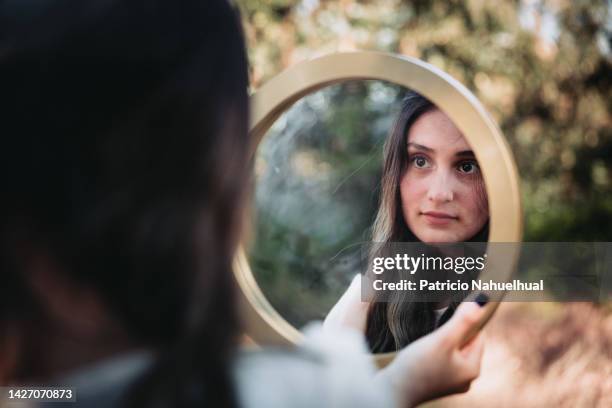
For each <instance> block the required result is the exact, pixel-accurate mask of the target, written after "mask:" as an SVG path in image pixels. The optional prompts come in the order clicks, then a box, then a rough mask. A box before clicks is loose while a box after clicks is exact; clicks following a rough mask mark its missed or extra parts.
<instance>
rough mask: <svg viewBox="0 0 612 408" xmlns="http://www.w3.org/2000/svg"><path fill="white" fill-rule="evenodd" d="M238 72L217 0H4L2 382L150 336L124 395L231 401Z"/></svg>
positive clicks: (241, 153)
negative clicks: (82, 300) (135, 383)
mask: <svg viewBox="0 0 612 408" xmlns="http://www.w3.org/2000/svg"><path fill="white" fill-rule="evenodd" d="M247 85H248V80H247V72H246V60H245V52H244V44H243V38H242V36H241V28H240V23H239V19H238V17H237V15H236V13H235V11H234V10H232V8H231V7H230V6H229V4H228V2H226V1H224V0H207V1H200V0H194V1H181V2H162V1H102V0H100V1H43V2H19V1H11V2H3V3H2V4H1V5H0V89H2V96H1V100H2V103H1V107H2V130H1V133H2V144H3V145H2V149H1V152H2V153H1V154H2V158H1V159H0V166H1V169H0V174H2V176H1V177H2V180H1V183H0V185H1V186H2V187H1V189H2V192H1V196H2V199H1V200H0V217H1V220H0V242H1V246H0V251H1V252H0V253H1V255H0V270H1V273H2V285H0V333H1V335H0V353H2V351H3V350H2V348H3V347H4V348H5V349H7V348H8V347H9V346H8V345H9V344H13V345H14V346H15V347H16V348H15V349H14V350H13V351H14V353H11V357H14V364H11V366H10V367H8V363H7V362H6V360H5V362H4V363H3V365H0V382H1V383H15V384H18V383H21V382H23V381H26V380H30V379H44V378H49V376H52V375H53V374H54V373H55V372H57V371H58V370H61V369H68V368H70V367H69V366H70V364H71V362H74V363H76V361H77V360H78V359H79V358H82V359H87V358H91V359H94V358H95V357H96V353H98V355H99V356H102V355H104V354H105V353H107V352H109V353H112V352H116V351H117V350H121V349H123V348H127V349H129V348H148V349H152V350H155V351H157V352H159V354H160V358H159V359H158V362H157V364H158V366H157V367H155V368H154V369H153V370H152V371H151V372H150V374H149V376H148V377H147V378H146V379H145V380H143V382H142V384H140V386H139V388H138V387H137V388H136V389H135V391H134V392H133V395H132V398H133V400H132V403H133V404H134V405H139V406H142V405H145V404H148V403H153V401H155V403H156V404H158V405H172V406H187V405H203V403H204V401H205V402H207V403H209V404H213V405H223V406H227V405H232V404H233V397H232V396H231V395H232V394H231V383H230V378H229V374H228V367H229V364H228V363H229V358H230V353H231V352H232V350H233V347H234V346H235V340H236V339H235V336H236V333H237V330H238V320H237V314H236V310H235V306H234V287H233V281H232V279H233V278H232V272H231V260H232V254H233V251H234V248H235V245H236V242H237V237H238V232H239V229H240V225H238V220H239V219H240V217H239V216H238V215H239V212H240V209H241V203H242V201H243V198H244V188H243V186H242V185H241V184H240V182H241V181H244V180H245V178H246V165H245V163H246V161H247V160H246V148H247V138H246V136H247V128H246V126H247V110H248V109H247V102H248V101H247V94H246V90H247ZM77 293H82V296H83V297H87V300H88V301H89V300H91V302H92V304H96V305H98V304H99V305H101V310H102V311H103V312H100V314H101V315H102V316H104V317H108V318H109V321H106V320H104V319H101V320H100V321H99V322H95V321H79V316H80V314H79V313H81V312H82V311H80V310H74V315H70V316H60V315H58V313H57V311H58V310H59V309H61V307H60V306H58V305H63V303H62V302H70V301H72V300H74V299H75V297H76V294H77ZM90 296H91V298H90ZM66 304H69V303H66ZM64 306H65V305H64ZM58 308H59V309H58ZM94 309H95V308H94ZM96 310H97V309H96ZM87 316H89V317H90V315H87ZM81 320H82V319H81ZM67 322H68V323H67ZM97 323H101V324H100V325H99V326H98V325H97ZM9 336H10V337H9ZM15 339H17V340H15ZM87 340H92V342H93V343H92V344H91V345H90V346H91V349H90V350H88V349H87V347H88V344H87V343H86V341H87ZM94 344H95V345H96V347H98V346H100V349H99V350H98V349H96V348H95V347H94ZM90 354H91V355H90ZM0 355H1V354H0ZM62 365H65V367H63V366H62ZM5 366H6V367H5ZM2 370H4V372H2ZM185 390H188V392H187V391H185ZM183 391H185V392H183Z"/></svg>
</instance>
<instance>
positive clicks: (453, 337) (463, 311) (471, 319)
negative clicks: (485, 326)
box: [439, 302, 484, 348]
mask: <svg viewBox="0 0 612 408" xmlns="http://www.w3.org/2000/svg"><path fill="white" fill-rule="evenodd" d="M483 315H484V310H483V308H481V307H480V306H478V304H476V303H475V302H464V303H462V304H461V305H459V307H458V308H457V311H456V312H455V314H454V315H453V317H452V318H451V319H450V320H449V321H448V322H447V323H446V324H445V325H443V326H442V327H440V329H439V330H440V332H441V333H440V335H441V337H442V338H443V339H444V341H445V342H447V344H448V345H449V346H450V347H452V348H454V347H460V346H461V345H462V344H463V343H464V342H465V340H466V339H467V338H468V337H469V335H470V334H471V333H472V332H473V331H476V330H477V329H478V326H479V323H480V319H481V318H482V317H483Z"/></svg>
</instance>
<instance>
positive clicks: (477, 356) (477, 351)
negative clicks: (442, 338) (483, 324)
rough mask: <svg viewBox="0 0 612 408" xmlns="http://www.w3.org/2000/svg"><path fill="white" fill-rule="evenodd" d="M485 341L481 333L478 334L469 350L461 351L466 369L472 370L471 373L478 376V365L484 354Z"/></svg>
mask: <svg viewBox="0 0 612 408" xmlns="http://www.w3.org/2000/svg"><path fill="white" fill-rule="evenodd" d="M484 347H485V341H484V336H483V335H482V333H480V334H478V335H477V336H476V337H475V338H474V340H473V341H472V342H471V344H470V346H469V350H466V349H465V348H464V349H462V350H461V352H462V353H465V354H464V356H465V362H466V365H467V366H468V367H471V368H472V369H473V372H474V373H475V374H476V375H478V374H479V373H480V364H481V362H482V356H483V354H484Z"/></svg>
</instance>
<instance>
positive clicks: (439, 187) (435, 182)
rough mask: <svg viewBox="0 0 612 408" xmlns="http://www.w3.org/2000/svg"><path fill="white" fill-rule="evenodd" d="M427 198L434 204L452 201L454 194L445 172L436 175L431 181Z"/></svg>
mask: <svg viewBox="0 0 612 408" xmlns="http://www.w3.org/2000/svg"><path fill="white" fill-rule="evenodd" d="M427 198H428V199H429V200H430V201H433V202H436V203H445V202H449V201H453V198H454V193H453V186H452V180H451V178H450V177H449V175H448V174H446V173H445V172H440V173H439V174H436V175H435V176H434V177H433V179H432V180H431V185H430V186H429V191H428V192H427Z"/></svg>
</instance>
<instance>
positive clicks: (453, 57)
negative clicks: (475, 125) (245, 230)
mask: <svg viewBox="0 0 612 408" xmlns="http://www.w3.org/2000/svg"><path fill="white" fill-rule="evenodd" d="M236 3H237V4H238V6H239V7H240V9H241V11H242V16H243V21H244V27H245V31H246V35H247V41H248V53H249V58H250V64H251V68H250V71H251V72H250V75H251V83H252V88H253V90H256V89H257V88H258V87H259V86H260V85H261V84H263V83H265V81H266V80H268V79H270V78H271V77H272V76H274V75H276V74H278V73H279V72H281V71H282V70H284V69H285V68H287V67H289V66H292V65H294V64H296V63H298V62H300V61H303V60H307V59H311V58H314V57H317V56H320V55H323V54H328V53H333V52H339V51H351V50H379V51H388V52H394V53H398V54H403V55H408V56H412V57H416V58H420V59H422V60H424V61H427V62H429V63H431V64H433V65H435V66H437V67H439V68H441V69H443V70H445V71H446V72H448V73H449V74H451V75H452V76H453V77H455V78H456V79H458V80H459V81H460V82H462V83H463V84H464V85H466V86H467V87H468V88H469V89H470V90H471V91H472V92H473V93H474V94H475V95H476V96H477V97H478V98H479V99H480V100H481V101H482V102H483V104H484V105H485V106H486V107H487V109H488V110H489V112H491V114H492V115H493V116H494V117H495V119H496V120H497V122H498V124H499V125H500V127H501V128H502V130H503V133H504V135H505V136H506V138H507V140H508V142H509V144H510V146H511V148H512V150H513V152H514V156H515V159H516V161H517V164H518V168H519V173H520V176H521V187H522V194H523V203H524V210H525V236H524V238H525V240H526V241H612V194H611V193H612V190H611V177H612V174H611V162H612V126H611V125H612V119H611V115H610V111H611V108H612V92H611V86H610V84H611V81H612V75H611V72H612V70H611V67H612V50H611V48H612V2H610V1H585V0H577V1H565V0H549V1H543V0H542V1H538V0H532V1H527V0H519V1H509V0H497V1H484V0H470V1H400V0H375V1H374V0H373V1H357V0H335V1H325V0H302V1H290V0H269V1H258V0H238V1H236ZM377 92H378V94H379V96H380V95H384V97H379V99H376V98H377V96H376V95H377ZM319 94H321V95H312V96H311V97H309V99H307V100H305V101H303V102H301V103H300V104H298V105H296V106H294V107H293V108H292V109H291V110H290V111H288V112H287V113H286V114H285V115H284V116H283V118H281V120H279V122H278V123H277V124H276V125H275V127H274V128H273V129H272V130H271V132H270V135H269V137H267V138H266V139H265V140H264V144H263V145H262V149H261V150H260V153H259V158H258V165H257V173H258V178H259V179H260V180H261V179H262V178H263V179H266V180H267V182H266V184H267V185H268V184H269V185H270V186H271V187H270V188H272V187H274V188H275V190H273V191H275V193H274V194H272V193H271V191H272V190H265V189H263V190H262V188H259V189H258V191H257V199H256V200H255V206H256V208H255V211H254V214H255V221H254V222H255V224H254V234H253V237H254V239H253V246H252V248H251V250H250V256H251V260H252V264H253V268H254V271H255V273H256V274H257V275H258V279H261V281H260V282H262V286H263V287H264V290H265V291H266V294H267V295H268V297H269V298H270V300H271V302H272V304H273V305H274V306H275V307H276V308H277V309H278V310H279V311H281V313H282V314H283V315H284V316H286V317H287V318H288V319H289V321H291V322H292V323H295V324H298V325H299V324H301V323H304V322H305V321H307V320H309V319H310V318H313V317H322V316H324V314H325V311H326V310H328V308H329V306H330V305H331V304H333V300H334V298H337V295H338V294H339V293H341V291H342V288H345V287H346V284H347V282H346V279H347V276H349V275H350V270H351V265H350V260H347V259H346V257H345V256H344V255H346V250H345V248H346V247H347V246H350V245H353V244H355V243H358V242H359V241H360V240H364V239H367V229H368V227H369V225H370V223H371V221H372V212H373V209H374V208H375V205H376V192H377V190H376V177H377V172H378V171H379V164H380V163H379V161H377V159H371V157H374V156H376V152H377V149H379V148H380V145H381V141H382V139H384V136H385V134H386V133H385V132H384V131H383V129H384V128H385V126H387V128H388V126H390V120H391V118H392V115H393V112H394V111H393V109H394V106H396V105H397V104H396V103H395V102H396V101H397V99H398V98H400V97H401V92H400V91H398V90H394V88H393V87H390V86H388V85H384V84H380V83H378V84H369V85H368V84H362V85H359V84H352V85H351V84H346V85H343V86H337V87H332V88H329V89H328V90H326V91H321V92H319ZM368 100H370V101H371V100H376V101H378V104H379V108H376V107H375V106H373V105H368V103H367V101H368ZM364 101H366V102H365V103H364ZM315 119H316V120H315ZM289 134H293V135H294V139H293V141H292V142H290V141H288V140H287V139H289V137H288V135H289ZM274 146H276V147H274ZM282 149H293V150H291V152H292V153H291V154H290V155H287V153H288V151H287V150H285V151H283V150H282ZM315 152H316V153H315ZM379 153H380V150H378V154H379ZM283 155H284V156H283ZM282 157H285V159H281V158H282ZM290 157H291V158H292V159H291V160H290V159H289V158H290ZM369 158H370V159H369ZM296 163H297V164H298V166H297V167H296ZM364 163H365V164H364ZM360 166H361V167H360ZM274 169H275V170H274ZM300 169H301V170H300ZM273 170H274V171H276V174H277V176H274V175H273V174H272V171H273ZM298 170H299V171H298ZM300 171H301V173H299V176H300V177H298V178H297V179H299V183H300V185H299V186H297V185H291V181H290V180H295V179H296V177H294V176H296V174H297V173H296V172H300ZM356 171H357V172H356ZM354 172H356V173H354ZM349 175H351V177H350V178H349V179H348V181H347V180H346V177H347V176H349ZM290 176H291V177H290ZM332 193H333V195H332ZM325 194H327V195H325ZM321 197H326V199H325V200H322V199H321ZM355 197H359V199H356V198H355ZM332 198H333V200H332ZM326 200H328V202H326ZM349 238H350V239H349ZM348 252H349V253H350V250H348ZM305 271H307V273H305ZM330 271H333V273H332V272H330ZM305 276H307V278H305ZM324 294H326V295H324Z"/></svg>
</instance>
